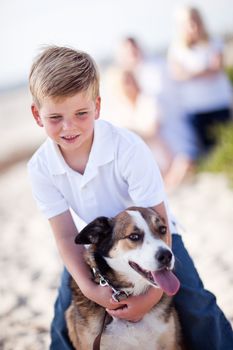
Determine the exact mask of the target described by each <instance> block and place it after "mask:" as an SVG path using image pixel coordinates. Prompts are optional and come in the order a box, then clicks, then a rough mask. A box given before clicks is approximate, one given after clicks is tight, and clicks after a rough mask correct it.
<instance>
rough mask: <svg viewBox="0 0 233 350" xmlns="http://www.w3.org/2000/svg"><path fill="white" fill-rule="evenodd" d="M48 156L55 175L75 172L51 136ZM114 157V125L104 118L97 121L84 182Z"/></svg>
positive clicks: (51, 170) (48, 141)
mask: <svg viewBox="0 0 233 350" xmlns="http://www.w3.org/2000/svg"><path fill="white" fill-rule="evenodd" d="M47 143H48V147H47V156H48V164H49V168H50V172H51V173H52V174H53V175H61V174H65V173H68V172H73V173H75V171H74V170H72V169H71V168H69V166H68V165H67V164H66V162H65V160H64V158H63V157H62V154H61V152H60V150H59V148H58V146H57V145H56V144H55V142H53V141H52V140H51V139H50V138H49V139H48V140H47ZM113 159H114V143H113V133H112V127H111V126H110V124H109V123H107V122H105V121H103V120H97V121H95V127H94V140H93V144H92V148H91V152H90V156H89V160H88V163H87V166H86V169H85V173H84V174H83V175H80V176H82V177H83V181H82V183H87V182H88V181H90V180H91V179H92V178H93V177H95V176H96V174H97V173H98V167H99V166H102V165H104V164H107V163H108V162H110V161H112V160H113Z"/></svg>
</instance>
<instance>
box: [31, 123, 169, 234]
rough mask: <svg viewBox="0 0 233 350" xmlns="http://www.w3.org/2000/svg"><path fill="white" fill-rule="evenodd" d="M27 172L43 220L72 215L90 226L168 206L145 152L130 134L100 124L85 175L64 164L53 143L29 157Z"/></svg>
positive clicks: (151, 156)
mask: <svg viewBox="0 0 233 350" xmlns="http://www.w3.org/2000/svg"><path fill="white" fill-rule="evenodd" d="M28 171H29V176H30V181H31V185H32V192H33V195H34V197H35V199H36V202H37V204H38V206H39V208H40V210H42V212H43V213H44V215H45V216H46V217H47V218H51V217H54V216H56V215H58V214H61V213H63V212H65V211H67V210H68V209H71V211H72V212H73V213H75V214H76V215H77V216H78V217H79V218H81V220H83V221H84V222H85V223H89V222H90V221H92V220H93V219H95V218H96V217H98V216H102V215H103V216H107V217H112V216H115V215H116V214H117V213H119V212H120V211H122V210H124V209H126V208H127V207H129V206H132V205H136V206H142V207H149V206H154V205H157V204H159V203H161V202H166V200H165V192H164V186H163V181H162V178H161V175H160V172H159V169H158V166H157V164H156V163H155V160H154V157H153V155H152V153H151V151H150V150H149V149H148V147H147V146H146V145H145V144H144V142H143V141H142V140H141V139H140V138H139V137H138V136H136V135H135V134H133V133H132V132H130V131H128V130H125V129H121V128H117V127H115V126H113V125H112V124H110V123H108V122H106V121H104V120H97V121H96V122H95V129H94V141H93V145H92V148H91V152H90V156H89V160H88V163H87V166H86V169H85V172H84V174H83V175H81V174H80V173H78V172H76V171H74V170H72V169H71V168H70V167H69V166H68V165H67V164H66V162H65V160H64V158H63V157H62V154H61V152H60V150H59V148H58V146H57V145H56V144H55V143H54V142H53V141H52V140H51V139H47V140H46V141H45V142H44V143H43V144H42V146H41V147H40V148H39V149H38V150H37V151H36V153H35V154H34V155H33V157H32V158H31V160H30V161H29V163H28ZM81 226H82V225H81ZM80 228H81V227H80V225H79V224H78V229H80Z"/></svg>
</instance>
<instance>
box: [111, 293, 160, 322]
mask: <svg viewBox="0 0 233 350" xmlns="http://www.w3.org/2000/svg"><path fill="white" fill-rule="evenodd" d="M162 295H163V291H162V290H161V289H159V288H154V287H151V288H150V289H149V290H148V291H147V292H146V293H145V294H142V295H138V296H131V297H128V298H127V299H124V300H122V301H121V302H116V301H114V300H113V299H111V304H112V306H115V305H118V309H117V310H116V309H115V308H114V310H113V307H111V308H107V309H106V311H107V312H108V313H109V314H110V315H111V316H113V317H117V318H121V319H124V320H127V321H131V322H138V321H140V320H141V319H142V318H143V316H144V315H145V314H146V313H147V312H149V311H150V310H151V309H152V307H153V306H154V305H156V304H157V303H158V302H159V300H160V299H161V297H162Z"/></svg>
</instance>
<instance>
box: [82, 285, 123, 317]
mask: <svg viewBox="0 0 233 350" xmlns="http://www.w3.org/2000/svg"><path fill="white" fill-rule="evenodd" d="M85 296H86V297H87V298H88V299H91V300H92V301H94V302H95V303H97V304H99V305H101V306H103V307H104V308H105V309H108V310H114V309H118V308H119V307H122V305H121V304H119V303H117V302H116V303H114V302H113V299H112V289H111V288H110V287H108V286H105V287H102V286H99V285H97V284H95V283H93V282H92V283H91V288H89V290H88V291H86V293H85Z"/></svg>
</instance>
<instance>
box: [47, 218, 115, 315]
mask: <svg viewBox="0 0 233 350" xmlns="http://www.w3.org/2000/svg"><path fill="white" fill-rule="evenodd" d="M49 222H50V225H51V227H52V231H53V233H54V237H55V240H56V244H57V247H58V250H59V253H60V256H61V258H62V260H63V262H64V264H65V266H66V268H67V269H68V271H69V272H70V274H71V275H72V277H73V278H74V280H75V281H76V283H77V284H78V286H79V288H80V289H81V291H82V293H83V294H84V295H85V296H86V297H87V298H88V299H91V300H93V301H95V302H96V303H97V304H99V305H102V306H104V307H108V308H110V309H113V308H117V307H119V305H113V304H111V302H110V301H111V296H112V291H111V289H110V288H109V287H104V288H103V287H100V286H98V285H97V284H95V283H94V282H93V281H92V276H91V271H90V269H89V267H88V266H87V264H86V263H85V261H84V258H83V253H84V251H85V248H84V247H83V246H81V245H76V244H75V243H74V239H75V237H76V235H77V234H78V231H77V228H76V226H75V224H74V221H73V218H72V216H71V213H70V211H66V212H64V213H62V214H60V215H57V216H55V217H53V218H51V219H49Z"/></svg>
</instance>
